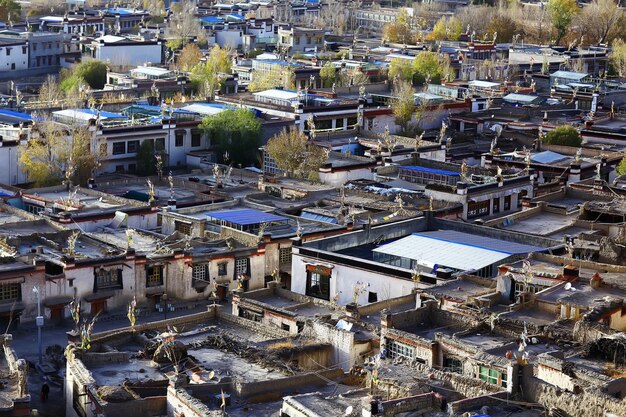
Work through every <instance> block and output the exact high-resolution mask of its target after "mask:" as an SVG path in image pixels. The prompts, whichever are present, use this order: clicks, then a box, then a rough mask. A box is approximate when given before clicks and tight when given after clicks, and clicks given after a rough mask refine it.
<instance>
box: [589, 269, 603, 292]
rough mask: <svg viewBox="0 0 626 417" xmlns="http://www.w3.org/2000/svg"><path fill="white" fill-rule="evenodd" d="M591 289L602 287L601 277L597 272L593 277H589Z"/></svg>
mask: <svg viewBox="0 0 626 417" xmlns="http://www.w3.org/2000/svg"><path fill="white" fill-rule="evenodd" d="M590 284H591V288H593V289H598V288H600V287H601V286H602V277H601V276H600V273H599V272H596V273H595V274H593V277H591V281H590Z"/></svg>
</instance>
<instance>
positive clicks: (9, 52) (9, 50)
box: [7, 48, 11, 56]
mask: <svg viewBox="0 0 626 417" xmlns="http://www.w3.org/2000/svg"><path fill="white" fill-rule="evenodd" d="M9 55H11V48H7V56H9Z"/></svg>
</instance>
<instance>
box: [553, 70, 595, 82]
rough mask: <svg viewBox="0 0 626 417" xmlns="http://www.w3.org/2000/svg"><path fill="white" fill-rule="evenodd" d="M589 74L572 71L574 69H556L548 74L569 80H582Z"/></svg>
mask: <svg viewBox="0 0 626 417" xmlns="http://www.w3.org/2000/svg"><path fill="white" fill-rule="evenodd" d="M588 75H589V74H587V73H586V72H574V71H556V72H554V73H552V74H550V77H557V78H568V79H570V80H582V79H583V78H585V77H587V76H588Z"/></svg>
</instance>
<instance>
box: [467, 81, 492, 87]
mask: <svg viewBox="0 0 626 417" xmlns="http://www.w3.org/2000/svg"><path fill="white" fill-rule="evenodd" d="M468 85H469V86H470V87H480V88H496V87H499V86H500V83H492V82H491V81H481V80H474V81H470V82H469V83H468Z"/></svg>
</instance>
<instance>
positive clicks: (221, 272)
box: [217, 262, 228, 276]
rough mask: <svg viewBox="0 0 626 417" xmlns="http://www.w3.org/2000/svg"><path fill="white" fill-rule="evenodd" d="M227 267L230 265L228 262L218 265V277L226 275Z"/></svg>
mask: <svg viewBox="0 0 626 417" xmlns="http://www.w3.org/2000/svg"><path fill="white" fill-rule="evenodd" d="M227 267H228V263H226V262H220V263H219V264H217V275H219V276H224V275H226V274H227V272H226V271H227Z"/></svg>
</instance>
